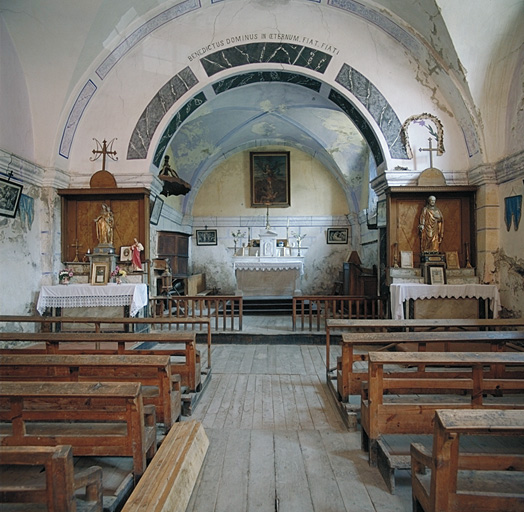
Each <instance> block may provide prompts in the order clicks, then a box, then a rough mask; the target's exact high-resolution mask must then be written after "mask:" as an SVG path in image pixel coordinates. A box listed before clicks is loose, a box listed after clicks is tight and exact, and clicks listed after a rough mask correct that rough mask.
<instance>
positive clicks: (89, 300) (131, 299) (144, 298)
mask: <svg viewBox="0 0 524 512" xmlns="http://www.w3.org/2000/svg"><path fill="white" fill-rule="evenodd" d="M147 305H148V290H147V285H146V284H144V283H138V284H125V283H122V284H116V283H115V284H113V283H110V284H107V285H105V286H95V285H91V284H69V285H55V286H42V289H41V290H40V295H39V297H38V302H37V305H36V309H37V311H38V312H39V313H40V314H41V315H43V314H44V312H45V311H46V309H47V308H54V309H57V308H60V309H73V308H75V309H85V308H115V307H118V308H122V307H123V308H124V314H122V312H120V315H121V316H126V315H125V313H126V312H128V314H129V316H136V315H137V314H138V313H139V312H140V311H141V310H142V308H144V307H146V306H147ZM106 313H109V311H108V310H107V311H106ZM78 316H89V314H88V315H85V314H84V315H78ZM91 316H94V314H93V313H91ZM101 316H113V315H111V314H103V315H101Z"/></svg>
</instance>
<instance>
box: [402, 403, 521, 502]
mask: <svg viewBox="0 0 524 512" xmlns="http://www.w3.org/2000/svg"><path fill="white" fill-rule="evenodd" d="M434 423H435V427H434V434H433V451H432V453H430V452H429V451H428V450H427V449H426V448H424V446H422V445H420V444H412V445H411V465H412V473H411V481H412V496H413V511H414V512H436V511H441V512H481V511H494V510H501V511H502V510H504V511H507V510H512V511H516V510H520V511H524V474H523V473H522V472H523V471H524V455H522V454H514V453H500V452H499V453H464V452H463V451H461V448H460V438H461V436H466V435H488V436H492V435H496V436H499V435H504V436H524V414H523V413H522V412H521V411H511V410H509V411H501V410H442V411H437V412H436V415H435V422H434ZM427 469H429V470H430V471H429V472H428V471H427ZM464 470H468V474H467V475H465V476H463V477H462V478H461V476H460V473H459V472H460V471H462V472H463V471H464ZM489 471H491V473H489ZM493 471H497V474H496V477H497V480H496V482H493V477H494V476H495V474H494V473H493ZM501 471H504V472H505V474H502V475H501V474H500V472H501ZM516 473H517V474H516ZM518 473H520V474H518ZM462 474H463V473H462ZM464 477H467V483H468V486H467V488H465V486H464V485H463V481H462V479H463V478H464ZM515 477H517V478H515ZM515 480H516V481H515ZM472 483H473V488H472Z"/></svg>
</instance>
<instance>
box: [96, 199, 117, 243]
mask: <svg viewBox="0 0 524 512" xmlns="http://www.w3.org/2000/svg"><path fill="white" fill-rule="evenodd" d="M95 223H96V237H97V238H98V243H100V244H109V245H113V229H114V227H115V218H114V216H113V212H112V211H111V208H109V206H107V204H103V205H102V212H101V213H100V215H99V216H98V217H97V218H96V219H95Z"/></svg>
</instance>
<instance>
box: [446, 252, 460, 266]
mask: <svg viewBox="0 0 524 512" xmlns="http://www.w3.org/2000/svg"><path fill="white" fill-rule="evenodd" d="M446 265H447V266H448V268H449V269H458V268H460V263H459V257H458V252H457V251H454V252H447V253H446Z"/></svg>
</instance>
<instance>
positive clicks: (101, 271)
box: [91, 263, 109, 286]
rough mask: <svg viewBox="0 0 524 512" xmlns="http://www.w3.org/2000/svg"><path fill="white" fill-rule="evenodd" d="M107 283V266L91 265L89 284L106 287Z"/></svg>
mask: <svg viewBox="0 0 524 512" xmlns="http://www.w3.org/2000/svg"><path fill="white" fill-rule="evenodd" d="M108 281H109V264H108V263H93V265H92V267H91V284H92V285H97V286H103V285H106V284H107V282H108Z"/></svg>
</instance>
